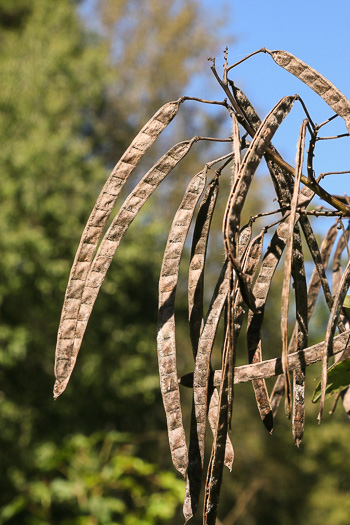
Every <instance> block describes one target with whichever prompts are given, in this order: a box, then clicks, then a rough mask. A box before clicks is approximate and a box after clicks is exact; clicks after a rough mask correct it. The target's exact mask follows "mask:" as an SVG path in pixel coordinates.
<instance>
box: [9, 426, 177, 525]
mask: <svg viewBox="0 0 350 525" xmlns="http://www.w3.org/2000/svg"><path fill="white" fill-rule="evenodd" d="M131 439H132V436H128V435H124V434H120V433H117V432H109V433H107V434H102V433H96V434H92V435H90V436H84V435H82V434H76V435H74V436H71V437H65V438H64V439H63V443H62V444H60V445H59V446H58V445H56V444H55V443H54V442H52V441H47V442H45V443H43V444H42V445H38V446H37V447H36V448H35V449H34V450H33V451H32V454H33V471H32V472H31V473H30V475H29V473H23V472H22V471H21V470H20V469H18V468H16V467H13V468H12V469H11V471H10V479H11V481H12V483H13V485H14V487H15V488H16V492H17V495H16V496H15V497H14V499H12V501H10V502H9V503H8V504H7V505H5V506H4V507H3V508H2V509H1V511H0V523H6V521H8V520H9V519H11V518H12V517H13V518H14V517H16V520H17V523H18V522H20V521H21V520H22V519H25V520H26V521H25V522H26V523H29V524H32V523H52V521H51V520H54V521H56V520H58V519H59V523H62V524H68V525H73V524H74V525H78V524H81V523H84V524H86V525H88V524H95V523H100V524H112V523H118V524H123V525H134V524H158V523H159V524H160V523H163V522H164V520H168V519H170V518H171V517H172V516H173V514H174V511H175V509H176V507H177V505H178V504H179V502H180V501H181V499H182V497H183V491H184V482H183V481H181V480H178V479H176V477H175V475H174V474H173V473H170V472H164V471H161V470H160V469H159V468H158V467H157V466H155V465H154V464H152V463H149V462H147V461H144V460H142V459H141V458H138V457H136V456H135V447H134V446H133V445H131V444H130V441H131ZM26 517H27V518H26Z"/></svg>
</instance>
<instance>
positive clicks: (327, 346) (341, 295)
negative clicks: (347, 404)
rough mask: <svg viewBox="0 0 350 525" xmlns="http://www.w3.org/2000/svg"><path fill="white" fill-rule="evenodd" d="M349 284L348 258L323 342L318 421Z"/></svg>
mask: <svg viewBox="0 0 350 525" xmlns="http://www.w3.org/2000/svg"><path fill="white" fill-rule="evenodd" d="M349 286H350V260H349V261H348V263H347V265H346V268H345V270H344V273H343V276H342V279H341V281H340V284H339V289H338V292H337V295H336V296H335V297H334V302H333V306H332V310H331V314H330V316H329V321H328V326H327V331H326V338H325V343H324V350H323V356H322V375H321V399H320V408H319V413H318V421H319V422H320V421H321V419H322V412H323V408H324V402H325V396H326V387H327V365H328V357H329V356H330V355H331V354H332V346H333V344H334V343H333V339H334V333H335V329H336V327H337V324H338V319H339V315H340V312H341V308H342V306H343V302H344V299H345V296H346V293H347V291H348V288H349Z"/></svg>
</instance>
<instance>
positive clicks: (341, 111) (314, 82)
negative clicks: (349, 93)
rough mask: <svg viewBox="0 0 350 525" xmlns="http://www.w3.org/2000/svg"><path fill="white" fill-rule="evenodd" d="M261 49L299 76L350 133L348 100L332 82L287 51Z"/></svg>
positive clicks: (349, 104) (349, 105)
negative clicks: (340, 119) (339, 117)
mask: <svg viewBox="0 0 350 525" xmlns="http://www.w3.org/2000/svg"><path fill="white" fill-rule="evenodd" d="M263 51H264V52H266V53H268V54H269V55H270V56H271V57H272V58H273V60H274V61H275V62H276V64H278V65H279V66H281V67H283V69H285V70H286V71H288V72H289V73H292V75H294V76H296V77H297V78H299V79H300V80H301V81H302V82H304V84H306V85H307V86H309V87H310V88H311V89H312V90H313V91H315V93H317V95H319V96H320V97H321V98H323V100H324V101H325V102H326V103H327V104H328V105H329V107H330V108H331V109H333V111H334V112H335V113H337V114H338V115H340V116H341V117H342V118H343V119H344V120H345V124H346V127H347V129H348V132H349V133H350V101H349V100H348V99H347V98H346V96H345V95H344V94H343V93H342V92H341V91H339V89H337V88H336V87H335V86H334V85H333V84H332V82H330V81H329V80H327V79H326V78H325V77H324V76H323V75H321V74H320V73H319V72H318V71H316V70H315V69H313V68H312V67H310V66H309V65H308V64H306V63H305V62H303V61H302V60H300V59H299V58H296V57H295V56H294V55H292V54H291V53H288V52H287V51H281V50H276V51H270V50H269V49H265V48H264V49H263Z"/></svg>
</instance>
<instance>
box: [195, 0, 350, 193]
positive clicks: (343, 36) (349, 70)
mask: <svg viewBox="0 0 350 525" xmlns="http://www.w3.org/2000/svg"><path fill="white" fill-rule="evenodd" d="M202 4H203V7H204V8H205V9H206V17H207V20H208V21H210V16H211V13H217V14H218V13H220V12H221V13H222V12H224V13H225V20H226V27H225V29H224V34H225V36H226V37H227V40H229V39H231V38H232V37H234V42H233V43H232V44H231V45H230V48H229V62H230V63H234V62H236V61H238V60H240V59H241V58H243V57H244V56H246V55H247V54H249V53H251V52H253V51H255V50H257V49H259V48H261V47H267V48H269V49H284V50H286V51H289V52H291V53H293V54H294V55H296V56H297V57H298V58H300V59H302V60H304V61H305V62H307V63H308V64H310V65H311V66H312V67H313V68H314V69H317V70H318V71H319V72H320V73H322V74H323V75H324V76H325V77H327V78H328V79H329V80H330V81H331V82H333V84H335V86H336V87H337V88H338V89H340V90H341V91H342V92H343V93H344V94H345V95H346V96H347V97H348V98H349V99H350V50H349V44H348V42H349V33H350V31H349V27H350V2H349V1H348V0H333V1H332V2H330V1H329V0H327V1H326V0H317V1H316V0H309V1H308V0H295V1H294V2H288V1H283V0H280V1H277V0H259V1H256V0H246V1H237V0H233V1H231V2H227V1H225V0H215V1H213V0H204V1H203V2H202ZM217 64H218V65H221V64H222V59H221V57H220V55H219V56H218V57H217ZM231 78H232V80H234V81H235V82H236V83H237V85H238V86H239V87H241V88H242V89H243V90H244V91H245V92H246V94H247V95H248V96H249V98H250V99H251V102H252V103H253V105H254V106H255V107H256V109H257V110H258V111H259V113H260V114H261V116H262V117H263V116H265V115H266V113H267V112H268V111H269V110H270V109H271V108H272V107H273V106H274V105H275V104H276V102H277V101H278V100H279V99H280V98H281V97H283V96H285V95H293V94H294V93H298V94H299V95H300V96H301V97H302V98H303V100H304V101H305V103H306V105H307V107H308V108H309V110H310V113H311V116H312V118H313V119H314V121H315V122H318V123H320V122H322V121H323V120H325V119H327V118H328V117H330V116H331V115H332V110H330V108H329V107H328V106H327V105H326V104H325V103H324V102H323V101H322V100H321V99H320V98H319V97H318V96H317V95H315V94H314V93H313V92H312V91H311V90H310V89H309V88H308V87H307V86H305V85H304V84H303V83H302V82H300V81H299V80H298V79H296V78H295V77H293V76H292V75H290V74H289V73H287V72H286V71H284V70H283V69H281V68H280V67H279V66H277V65H276V64H275V63H274V62H273V60H272V59H271V58H270V57H269V56H268V55H266V54H259V55H256V56H254V57H252V58H250V59H249V60H248V61H246V62H245V63H243V64H241V65H240V66H238V67H237V68H236V69H234V70H232V71H231ZM218 93H219V92H218ZM198 96H201V95H198ZM303 118H304V116H303V112H302V111H301V109H300V107H295V108H293V114H292V115H290V116H289V117H287V119H286V121H285V122H284V123H283V124H282V126H281V129H280V130H279V131H278V134H277V135H276V138H275V140H274V143H275V145H276V147H278V149H279V150H280V152H281V153H282V154H283V155H284V156H285V158H286V160H287V161H288V162H290V163H294V157H295V145H296V141H297V135H298V129H299V126H300V124H301V122H302V119H303ZM344 132H346V128H345V125H344V123H343V121H342V119H340V118H338V119H336V120H335V121H334V123H332V124H330V125H329V126H327V127H325V128H324V135H333V134H338V133H344ZM349 141H350V138H343V139H339V140H336V141H322V142H319V143H318V145H317V149H316V153H317V157H316V160H315V168H316V173H317V174H318V173H320V172H325V171H331V170H334V171H341V170H346V169H350V155H349V151H350V147H349V146H350V143H349ZM349 181H350V174H349V175H342V176H334V177H330V178H328V179H326V180H325V182H324V187H325V188H326V189H328V191H330V192H332V193H338V194H344V193H347V194H348V195H350V183H349Z"/></svg>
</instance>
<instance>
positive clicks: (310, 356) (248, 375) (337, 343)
mask: <svg viewBox="0 0 350 525" xmlns="http://www.w3.org/2000/svg"><path fill="white" fill-rule="evenodd" d="M349 350H350V330H346V332H343V333H342V334H339V335H337V336H336V337H334V339H333V345H331V347H330V348H329V354H328V357H332V356H335V355H338V354H340V353H342V355H343V353H344V352H348V351H349ZM324 352H325V341H321V342H320V343H317V344H315V345H312V346H309V347H308V348H305V349H304V350H301V351H300V352H293V353H292V354H289V355H288V367H289V370H290V371H293V370H298V369H300V368H301V367H304V366H309V365H313V364H315V363H318V362H319V361H322V358H323V355H324ZM280 374H283V368H282V359H281V358H280V357H277V358H275V359H268V360H266V361H262V362H261V363H254V364H252V365H243V366H237V367H236V368H235V377H234V382H235V385H238V384H240V383H249V382H250V381H252V380H253V379H267V378H269V377H274V376H278V375H280ZM189 375H191V374H189ZM212 377H213V382H212V384H213V386H214V387H215V386H220V384H221V380H222V371H221V370H215V372H214V373H213V376H212ZM185 382H186V384H190V377H187V376H186V378H185Z"/></svg>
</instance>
